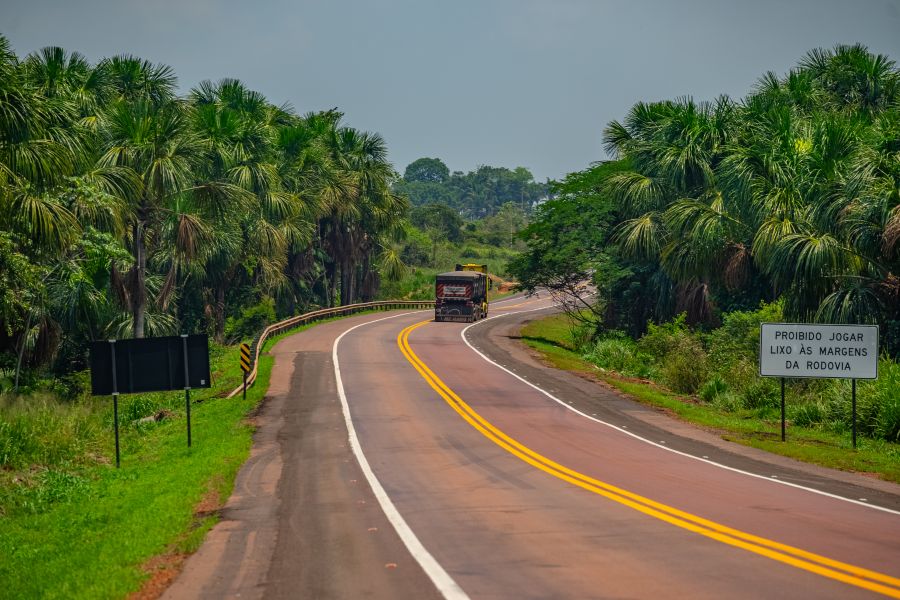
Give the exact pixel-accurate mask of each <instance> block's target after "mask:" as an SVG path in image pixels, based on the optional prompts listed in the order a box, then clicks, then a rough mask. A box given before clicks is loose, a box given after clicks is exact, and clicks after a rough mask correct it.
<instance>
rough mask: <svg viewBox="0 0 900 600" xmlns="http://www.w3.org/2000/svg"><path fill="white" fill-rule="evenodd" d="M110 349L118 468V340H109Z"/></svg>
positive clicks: (118, 462)
mask: <svg viewBox="0 0 900 600" xmlns="http://www.w3.org/2000/svg"><path fill="white" fill-rule="evenodd" d="M109 349H110V353H111V354H112V397H113V427H114V428H115V430H116V468H117V469H118V468H119V464H120V462H121V460H120V457H119V382H118V379H117V378H116V340H109Z"/></svg>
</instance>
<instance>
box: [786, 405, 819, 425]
mask: <svg viewBox="0 0 900 600" xmlns="http://www.w3.org/2000/svg"><path fill="white" fill-rule="evenodd" d="M789 406H792V405H789ZM789 417H790V419H791V421H792V422H793V424H794V425H797V426H799V427H817V426H820V425H821V424H822V423H824V422H826V421H827V420H828V406H827V405H826V404H825V403H824V402H823V401H821V400H813V401H811V402H803V403H801V404H799V405H798V406H796V408H793V409H792V410H790V411H789Z"/></svg>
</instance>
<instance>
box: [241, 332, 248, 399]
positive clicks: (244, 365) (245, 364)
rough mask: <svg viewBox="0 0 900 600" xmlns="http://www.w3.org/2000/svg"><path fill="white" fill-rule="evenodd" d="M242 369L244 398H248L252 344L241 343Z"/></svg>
mask: <svg viewBox="0 0 900 600" xmlns="http://www.w3.org/2000/svg"><path fill="white" fill-rule="evenodd" d="M241 371H243V372H244V400H246V399H247V373H249V372H250V346H249V345H247V344H241Z"/></svg>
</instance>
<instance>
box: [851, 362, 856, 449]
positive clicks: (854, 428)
mask: <svg viewBox="0 0 900 600" xmlns="http://www.w3.org/2000/svg"><path fill="white" fill-rule="evenodd" d="M850 381H851V382H852V386H853V449H854V450H856V380H855V379H851V380H850Z"/></svg>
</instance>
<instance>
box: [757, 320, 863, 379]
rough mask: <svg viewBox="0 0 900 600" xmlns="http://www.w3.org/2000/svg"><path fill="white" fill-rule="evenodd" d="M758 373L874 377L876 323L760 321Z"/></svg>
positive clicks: (778, 375) (796, 375) (786, 375)
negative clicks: (835, 323) (839, 323)
mask: <svg viewBox="0 0 900 600" xmlns="http://www.w3.org/2000/svg"><path fill="white" fill-rule="evenodd" d="M759 374H760V375H762V376H763V377H822V378H837V379H877V378H878V327H877V326H876V325H812V324H805V323H763V324H762V326H761V328H760V336H759Z"/></svg>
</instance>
